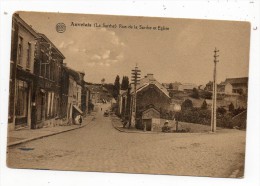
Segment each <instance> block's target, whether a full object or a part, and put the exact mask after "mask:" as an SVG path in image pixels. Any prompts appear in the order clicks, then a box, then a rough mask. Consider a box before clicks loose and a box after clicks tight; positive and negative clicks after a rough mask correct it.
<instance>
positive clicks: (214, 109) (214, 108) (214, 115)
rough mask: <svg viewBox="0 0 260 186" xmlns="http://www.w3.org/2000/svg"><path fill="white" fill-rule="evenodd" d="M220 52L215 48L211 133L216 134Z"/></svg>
mask: <svg viewBox="0 0 260 186" xmlns="http://www.w3.org/2000/svg"><path fill="white" fill-rule="evenodd" d="M218 52H219V50H217V48H216V47H215V50H214V71H213V85H212V86H213V91H212V111H211V132H216V128H217V62H219V60H218V57H219V55H218Z"/></svg>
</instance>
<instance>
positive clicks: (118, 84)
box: [113, 75, 120, 99]
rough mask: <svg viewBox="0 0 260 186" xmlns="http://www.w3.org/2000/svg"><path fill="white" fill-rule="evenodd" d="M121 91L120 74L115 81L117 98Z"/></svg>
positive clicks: (115, 95)
mask: <svg viewBox="0 0 260 186" xmlns="http://www.w3.org/2000/svg"><path fill="white" fill-rule="evenodd" d="M119 91H120V77H119V75H117V76H116V79H115V83H114V91H113V97H114V98H115V99H116V98H117V96H118V95H119Z"/></svg>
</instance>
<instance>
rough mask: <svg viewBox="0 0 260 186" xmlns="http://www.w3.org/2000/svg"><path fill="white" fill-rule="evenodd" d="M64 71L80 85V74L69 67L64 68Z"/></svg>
mask: <svg viewBox="0 0 260 186" xmlns="http://www.w3.org/2000/svg"><path fill="white" fill-rule="evenodd" d="M63 69H64V70H65V71H66V72H67V73H68V74H69V75H71V76H72V77H73V78H74V80H75V81H77V82H78V83H80V72H78V71H76V70H73V69H71V68H69V67H67V66H63Z"/></svg>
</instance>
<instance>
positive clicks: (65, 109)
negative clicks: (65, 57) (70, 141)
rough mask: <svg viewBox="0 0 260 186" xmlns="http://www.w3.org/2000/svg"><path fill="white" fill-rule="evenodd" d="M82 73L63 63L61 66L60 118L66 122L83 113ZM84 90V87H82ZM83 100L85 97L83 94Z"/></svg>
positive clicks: (71, 121) (69, 122) (68, 122)
mask: <svg viewBox="0 0 260 186" xmlns="http://www.w3.org/2000/svg"><path fill="white" fill-rule="evenodd" d="M84 75H85V74H84V73H80V72H78V71H75V70H73V69H71V68H69V67H67V66H65V65H63V67H62V78H61V90H62V107H61V109H62V114H61V115H62V118H63V120H64V121H65V123H67V124H73V123H74V119H75V117H76V115H78V114H80V115H84V112H83V111H82V105H85V104H84V103H83V104H82V92H83V93H84V91H83V89H84V81H83V78H84ZM84 90H85V89H84ZM83 100H84V101H85V97H84V96H83Z"/></svg>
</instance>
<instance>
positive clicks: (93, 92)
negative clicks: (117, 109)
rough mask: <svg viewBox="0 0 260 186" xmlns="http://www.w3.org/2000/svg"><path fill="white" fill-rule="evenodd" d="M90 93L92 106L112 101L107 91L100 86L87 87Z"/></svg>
mask: <svg viewBox="0 0 260 186" xmlns="http://www.w3.org/2000/svg"><path fill="white" fill-rule="evenodd" d="M87 88H88V89H89V92H90V100H91V102H92V103H93V104H96V103H106V102H107V101H110V100H111V99H112V96H111V94H110V93H109V91H108V90H107V89H106V88H105V87H104V86H102V85H101V84H91V85H87Z"/></svg>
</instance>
